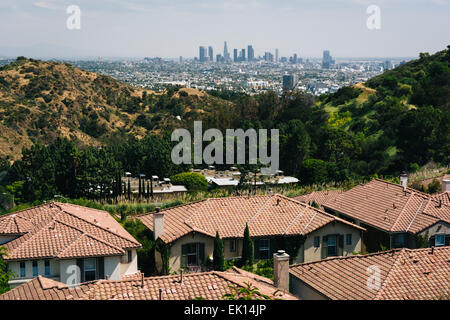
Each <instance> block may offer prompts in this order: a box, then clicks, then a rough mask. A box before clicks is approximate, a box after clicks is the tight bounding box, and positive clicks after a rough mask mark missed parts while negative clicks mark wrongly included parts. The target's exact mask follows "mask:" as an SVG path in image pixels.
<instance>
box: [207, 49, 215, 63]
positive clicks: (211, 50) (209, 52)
mask: <svg viewBox="0 0 450 320" xmlns="http://www.w3.org/2000/svg"><path fill="white" fill-rule="evenodd" d="M208 57H209V61H214V53H213V47H211V46H209V47H208Z"/></svg>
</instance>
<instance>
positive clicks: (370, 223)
mask: <svg viewBox="0 0 450 320" xmlns="http://www.w3.org/2000/svg"><path fill="white" fill-rule="evenodd" d="M407 179H408V176H407V175H402V176H401V177H400V181H401V184H395V183H391V182H387V181H384V180H382V179H374V180H372V181H370V182H368V183H365V184H360V185H357V186H355V187H353V188H351V189H349V190H347V191H342V190H339V191H333V190H330V191H316V192H312V193H310V194H306V195H302V196H298V197H293V198H289V197H286V196H282V195H280V194H268V195H248V196H234V197H222V198H208V199H204V200H200V201H196V202H192V203H188V204H182V205H179V206H175V207H171V208H167V209H160V208H157V209H156V211H154V212H150V213H145V214H140V215H134V216H128V217H127V218H126V219H125V221H120V222H118V221H117V220H116V219H115V218H114V217H113V216H111V215H110V214H109V213H108V212H105V211H102V210H97V209H92V208H87V207H83V206H79V205H73V204H69V203H60V202H53V201H52V202H48V203H45V204H42V205H39V206H36V207H32V208H29V209H25V210H22V211H17V212H13V213H10V214H6V215H3V216H0V245H1V246H3V247H4V248H5V249H6V253H7V254H5V255H4V259H5V261H6V262H7V264H8V270H9V271H10V272H12V274H13V277H12V278H11V279H10V281H9V285H10V287H11V289H10V290H9V291H7V292H6V293H4V294H2V295H0V300H192V299H207V300H221V299H226V298H227V297H228V298H230V297H233V292H234V291H233V288H247V289H248V288H254V289H256V291H257V293H256V294H255V295H256V296H257V297H260V298H264V299H282V300H293V299H294V300H295V299H300V300H322V299H331V300H430V299H433V300H442V299H444V300H448V299H450V276H449V275H450V260H449V259H450V205H449V202H448V199H449V197H448V196H449V192H450V176H449V175H448V174H447V175H445V176H444V177H443V178H442V192H441V193H438V194H432V195H430V194H426V193H422V192H420V191H417V190H415V189H412V188H410V187H408V181H407ZM130 226H132V227H130ZM136 226H139V228H141V229H140V232H139V233H135V232H134V231H133V230H134V229H133V228H135V227H136ZM127 229H128V230H129V231H127ZM130 232H131V233H133V235H132V234H131V233H130ZM135 237H138V238H139V239H140V242H141V243H140V242H139V241H138V240H137V239H136V238H135ZM148 243H154V245H153V246H152V249H151V250H145V249H146V248H147V246H148ZM249 245H250V246H249ZM249 248H250V251H249ZM218 252H219V253H218ZM220 256H221V257H222V263H221V264H220V258H218V257H220ZM218 261H219V263H218ZM152 263H153V265H152ZM149 265H152V266H153V271H152V272H151V273H150V274H146V273H145V272H143V270H142V269H141V267H144V268H145V269H146V270H150V269H149ZM255 266H257V269H256V271H255ZM261 266H264V267H265V268H266V269H265V270H266V272H265V273H264V275H262V273H261V272H258V270H261V268H260V267H261ZM267 270H269V271H270V274H269V273H268V272H267Z"/></svg>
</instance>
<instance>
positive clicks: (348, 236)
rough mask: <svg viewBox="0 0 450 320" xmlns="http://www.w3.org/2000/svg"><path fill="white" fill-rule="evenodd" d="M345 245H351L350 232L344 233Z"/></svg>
mask: <svg viewBox="0 0 450 320" xmlns="http://www.w3.org/2000/svg"><path fill="white" fill-rule="evenodd" d="M345 245H347V246H351V245H352V234H351V233H349V234H346V235H345Z"/></svg>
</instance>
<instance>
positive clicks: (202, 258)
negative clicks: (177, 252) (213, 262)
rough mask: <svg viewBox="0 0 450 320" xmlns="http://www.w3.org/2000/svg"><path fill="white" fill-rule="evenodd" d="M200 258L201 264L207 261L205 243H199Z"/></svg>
mask: <svg viewBox="0 0 450 320" xmlns="http://www.w3.org/2000/svg"><path fill="white" fill-rule="evenodd" d="M198 251H199V252H198V258H199V261H198V262H199V264H200V265H202V264H204V263H205V244H204V243H199V244H198Z"/></svg>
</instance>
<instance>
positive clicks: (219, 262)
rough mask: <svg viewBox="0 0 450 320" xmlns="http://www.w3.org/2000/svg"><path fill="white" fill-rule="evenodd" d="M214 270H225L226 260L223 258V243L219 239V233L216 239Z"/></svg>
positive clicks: (217, 232)
mask: <svg viewBox="0 0 450 320" xmlns="http://www.w3.org/2000/svg"><path fill="white" fill-rule="evenodd" d="M213 268H214V270H216V271H224V270H225V259H224V257H223V241H222V239H220V237H219V231H216V238H215V239H214V252H213Z"/></svg>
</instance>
